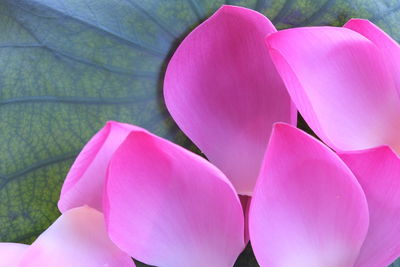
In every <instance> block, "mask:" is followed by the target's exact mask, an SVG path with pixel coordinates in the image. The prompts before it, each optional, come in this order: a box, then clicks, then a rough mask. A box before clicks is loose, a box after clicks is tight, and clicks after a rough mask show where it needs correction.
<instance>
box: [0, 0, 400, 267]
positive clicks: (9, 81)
mask: <svg viewBox="0 0 400 267" xmlns="http://www.w3.org/2000/svg"><path fill="white" fill-rule="evenodd" d="M222 4H232V5H241V6H246V7H249V8H252V9H255V10H258V11H260V12H262V13H263V14H265V15H267V16H268V17H269V18H270V19H271V20H272V21H273V23H274V24H275V25H276V27H277V28H278V29H283V28H288V27H297V26H307V25H336V26H341V25H343V23H345V22H346V21H347V20H348V19H349V18H351V17H361V18H366V19H370V20H371V21H373V22H374V23H376V24H378V25H379V26H381V27H382V28H383V29H384V30H386V31H387V32H388V33H389V34H390V35H392V36H393V37H394V38H395V39H396V40H399V39H400V31H399V29H400V22H399V21H400V2H399V1H397V0H396V1H389V0H286V1H284V0H243V1H235V0H231V1H219V0H0V241H3V242H6V241H7V242H25V243H29V242H32V241H33V240H34V239H35V238H36V237H37V236H38V235H39V234H40V233H41V232H42V231H43V230H44V229H46V228H47V227H48V226H49V225H50V224H51V223H52V222H53V221H54V220H55V219H56V218H57V217H58V216H59V212H58V210H57V206H56V202H57V200H58V196H59V192H60V188H61V185H62V182H63V180H64V177H65V175H66V173H67V171H68V169H69V167H70V166H71V164H72V162H73V159H74V158H75V157H76V155H77V153H78V152H79V150H80V149H81V148H82V146H83V145H84V144H85V142H87V140H89V138H90V137H91V136H92V135H93V134H94V133H95V132H96V131H97V130H98V129H99V128H101V127H102V125H103V124H104V123H105V122H106V121H107V120H118V121H123V122H129V123H133V124H137V125H140V126H142V127H145V128H147V129H148V130H150V131H152V132H154V133H156V134H158V135H161V136H163V137H166V138H168V139H170V140H173V141H175V142H177V143H179V144H181V145H184V146H186V147H188V148H190V149H192V150H195V151H196V149H195V148H194V146H193V145H192V144H191V142H190V141H189V140H187V139H186V138H185V136H184V135H183V134H182V133H181V132H180V131H179V130H178V129H177V127H176V125H175V124H174V122H173V121H172V120H171V118H170V117H169V114H168V112H167V111H166V109H165V106H164V103H163V99H162V97H161V95H162V86H161V85H162V80H163V74H164V70H165V66H166V64H167V62H168V59H169V58H170V56H171V54H172V53H173V51H174V49H175V48H176V47H177V44H178V43H179V42H180V41H181V40H182V38H183V37H184V36H185V35H186V34H187V33H188V32H189V31H190V30H191V29H193V28H194V27H195V26H196V25H198V24H199V23H200V22H201V21H203V20H204V19H205V18H207V17H208V16H209V15H210V14H212V13H213V12H214V11H215V10H216V9H217V8H218V7H220V6H221V5H222ZM302 127H303V128H305V126H304V124H302ZM236 265H237V266H257V263H256V261H255V259H254V256H253V255H252V252H251V249H250V248H248V249H247V250H246V251H245V252H244V253H243V254H242V255H241V257H240V258H239V259H238V262H237V264H236ZM393 266H394V265H393ZM397 266H400V263H399V264H398V265H397Z"/></svg>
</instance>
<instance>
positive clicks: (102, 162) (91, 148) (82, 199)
mask: <svg viewBox="0 0 400 267" xmlns="http://www.w3.org/2000/svg"><path fill="white" fill-rule="evenodd" d="M132 131H144V130H143V129H141V128H139V127H136V126H133V125H129V124H125V123H119V122H114V121H110V122H108V123H107V124H106V125H105V126H104V127H103V128H102V129H101V130H100V131H99V132H98V133H97V134H96V135H94V136H93V137H92V139H91V140H90V141H89V142H88V143H87V144H86V145H85V147H84V148H83V149H82V151H81V153H80V154H79V155H78V157H77V159H76V160H75V162H74V164H73V165H72V167H71V170H70V171H69V173H68V175H67V178H66V179H65V182H64V185H63V187H62V190H61V196H60V200H59V202H58V208H59V209H60V211H61V212H65V211H67V210H69V209H71V208H75V207H80V206H83V205H89V206H90V207H93V208H96V209H98V210H99V211H101V210H102V202H103V200H102V192H103V186H104V179H105V176H106V170H107V166H108V162H109V161H110V158H111V155H112V154H113V153H114V151H115V150H116V149H117V148H118V146H119V145H120V144H121V143H122V141H123V140H124V139H125V138H126V136H127V135H128V134H129V133H130V132H132Z"/></svg>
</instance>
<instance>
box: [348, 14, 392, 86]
mask: <svg viewBox="0 0 400 267" xmlns="http://www.w3.org/2000/svg"><path fill="white" fill-rule="evenodd" d="M343 27H346V28H348V29H351V30H353V31H356V32H358V33H360V34H362V35H363V36H365V37H366V38H368V39H369V40H370V41H372V42H373V43H374V44H375V45H376V46H377V47H378V48H379V50H380V52H381V54H382V55H383V57H384V60H385V62H386V63H388V64H389V68H390V71H391V72H392V74H393V78H394V79H395V82H396V88H397V91H398V92H399V93H400V46H399V44H398V43H397V42H396V41H395V40H393V39H392V38H391V37H390V36H389V35H388V34H387V33H385V32H384V31H382V30H381V29H380V28H379V27H378V26H376V25H375V24H373V23H372V22H370V21H368V20H365V19H351V20H349V21H348V22H347V23H346V24H345V25H344V26H343Z"/></svg>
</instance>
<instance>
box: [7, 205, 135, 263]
mask: <svg viewBox="0 0 400 267" xmlns="http://www.w3.org/2000/svg"><path fill="white" fill-rule="evenodd" d="M0 256H1V257H0V266H7V267H17V266H19V267H54V266H59V267H64V266H65V267H71V266H77V267H80V266H82V267H91V266H93V267H94V266H110V267H112V266H115V267H117V266H121V267H130V266H135V264H134V262H133V261H132V259H131V257H129V256H128V255H127V254H126V253H124V252H123V251H121V250H120V249H119V248H117V247H116V246H115V245H114V244H113V243H112V242H111V240H110V239H109V237H108V235H107V232H106V228H105V223H104V217H103V215H102V214H101V213H100V212H98V211H96V210H94V209H92V208H89V207H80V208H75V209H71V210H69V211H67V212H65V213H64V214H63V215H61V217H59V218H58V219H57V220H56V221H55V222H54V223H53V224H52V225H51V226H50V227H49V228H48V229H47V230H46V231H45V232H43V233H42V234H41V235H40V236H39V237H38V238H37V239H36V241H35V242H33V244H32V245H30V246H28V245H23V244H14V243H0Z"/></svg>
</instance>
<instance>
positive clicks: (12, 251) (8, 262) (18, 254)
mask: <svg viewBox="0 0 400 267" xmlns="http://www.w3.org/2000/svg"><path fill="white" fill-rule="evenodd" d="M28 247H29V246H28V245H24V244H17V243H0V266H2V267H17V266H18V264H19V262H20V261H21V259H22V257H23V255H24V253H25V252H26V250H27V249H28Z"/></svg>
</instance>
